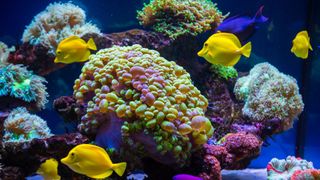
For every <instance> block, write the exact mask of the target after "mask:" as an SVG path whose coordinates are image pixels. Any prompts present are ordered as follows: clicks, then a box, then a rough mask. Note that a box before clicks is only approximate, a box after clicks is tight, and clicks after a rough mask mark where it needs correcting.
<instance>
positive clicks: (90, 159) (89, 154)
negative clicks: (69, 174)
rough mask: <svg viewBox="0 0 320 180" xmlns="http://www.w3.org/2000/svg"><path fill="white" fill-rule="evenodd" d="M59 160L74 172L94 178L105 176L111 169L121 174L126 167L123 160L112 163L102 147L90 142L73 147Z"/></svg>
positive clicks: (108, 174)
mask: <svg viewBox="0 0 320 180" xmlns="http://www.w3.org/2000/svg"><path fill="white" fill-rule="evenodd" d="M61 162H62V163H63V164H65V165H67V166H68V167H69V168H70V169H72V170H73V171H74V172H77V173H79V174H84V175H86V176H88V177H90V178H96V179H103V178H107V177H109V176H111V174H112V173H113V171H115V172H116V173H117V174H118V175H119V176H122V175H123V173H124V171H125V170H126V167H127V163H125V162H122V163H117V164H113V163H112V161H111V159H110V157H109V155H108V153H107V152H106V151H105V150H104V149H103V148H101V147H99V146H96V145H92V144H80V145H78V146H76V147H74V148H73V149H71V150H70V152H69V154H68V156H67V157H65V158H63V159H61Z"/></svg>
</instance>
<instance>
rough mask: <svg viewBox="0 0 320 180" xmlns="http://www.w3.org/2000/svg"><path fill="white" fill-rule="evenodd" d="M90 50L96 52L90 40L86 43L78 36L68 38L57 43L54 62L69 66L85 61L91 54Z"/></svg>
mask: <svg viewBox="0 0 320 180" xmlns="http://www.w3.org/2000/svg"><path fill="white" fill-rule="evenodd" d="M90 49H91V50H97V47H96V45H95V43H94V41H93V39H92V38H90V39H89V41H88V42H87V43H86V42H85V41H84V40H83V39H81V38H79V37H78V36H70V37H68V38H66V39H64V40H62V41H61V42H60V43H59V45H58V47H57V50H56V58H55V59H54V62H55V63H64V64H70V63H74V62H84V61H87V60H88V59H89V56H90V54H91V52H90Z"/></svg>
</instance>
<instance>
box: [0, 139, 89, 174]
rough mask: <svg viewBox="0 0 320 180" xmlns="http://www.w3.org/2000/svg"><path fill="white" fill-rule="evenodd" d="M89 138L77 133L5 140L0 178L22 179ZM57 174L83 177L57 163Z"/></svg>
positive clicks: (1, 149) (0, 149) (2, 147)
mask: <svg viewBox="0 0 320 180" xmlns="http://www.w3.org/2000/svg"><path fill="white" fill-rule="evenodd" d="M88 142H89V140H88V138H86V137H85V136H83V135H81V134H79V133H73V134H64V135H57V136H51V137H49V138H45V139H33V140H31V141H28V142H21V143H17V142H6V143H3V144H2V146H1V148H0V151H1V154H2V163H3V165H4V168H3V170H2V171H0V179H10V178H6V177H14V178H12V179H24V178H25V177H27V176H30V175H32V174H33V173H34V172H36V171H37V169H38V168H39V166H40V164H41V163H42V162H44V161H45V160H47V159H49V158H55V159H61V158H63V157H65V156H66V155H67V154H68V152H69V151H70V150H71V149H72V148H73V147H75V146H76V145H78V144H83V143H88ZM58 168H59V175H61V176H62V177H64V178H65V179H85V178H84V176H81V175H79V174H76V173H74V172H72V171H71V170H69V169H68V168H67V167H66V166H63V165H61V164H59V167H58ZM81 177H82V178H81Z"/></svg>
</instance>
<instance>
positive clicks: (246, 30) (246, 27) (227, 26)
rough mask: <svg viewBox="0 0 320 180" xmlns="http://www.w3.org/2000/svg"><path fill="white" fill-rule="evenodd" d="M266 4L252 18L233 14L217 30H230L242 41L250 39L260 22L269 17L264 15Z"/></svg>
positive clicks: (229, 31)
mask: <svg viewBox="0 0 320 180" xmlns="http://www.w3.org/2000/svg"><path fill="white" fill-rule="evenodd" d="M263 7H264V6H261V7H260V8H259V10H258V11H257V13H256V15H255V16H254V17H253V18H251V17H249V16H239V15H237V16H233V17H230V18H227V19H226V20H224V21H223V22H222V23H221V24H220V25H219V26H218V28H217V29H216V31H221V32H228V33H232V34H234V35H236V36H237V37H238V38H239V40H240V41H241V42H244V41H246V40H248V39H249V38H250V37H251V36H252V35H253V33H254V32H255V30H256V29H258V27H257V24H258V23H264V22H266V21H268V18H267V17H265V16H263V15H262V10H263Z"/></svg>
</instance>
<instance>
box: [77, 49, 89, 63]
mask: <svg viewBox="0 0 320 180" xmlns="http://www.w3.org/2000/svg"><path fill="white" fill-rule="evenodd" d="M86 51H87V52H86V53H85V54H84V56H83V57H82V58H81V59H80V60H79V61H77V62H85V61H87V60H88V59H89V56H90V55H91V53H90V51H89V50H86Z"/></svg>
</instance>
